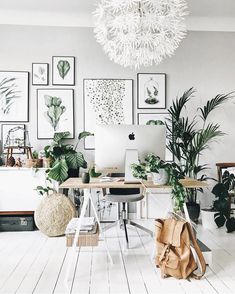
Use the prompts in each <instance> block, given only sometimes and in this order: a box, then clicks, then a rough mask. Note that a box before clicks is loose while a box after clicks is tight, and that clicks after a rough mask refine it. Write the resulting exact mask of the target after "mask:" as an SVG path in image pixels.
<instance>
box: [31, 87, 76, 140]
mask: <svg viewBox="0 0 235 294" xmlns="http://www.w3.org/2000/svg"><path fill="white" fill-rule="evenodd" d="M37 94H38V95H37V96H38V97H37V100H38V101H37V102H38V110H37V111H38V139H51V138H53V136H54V133H55V132H66V131H68V132H70V136H69V137H68V138H73V137H74V109H73V107H74V106H73V103H74V101H73V100H74V92H73V90H72V89H38V91H37Z"/></svg>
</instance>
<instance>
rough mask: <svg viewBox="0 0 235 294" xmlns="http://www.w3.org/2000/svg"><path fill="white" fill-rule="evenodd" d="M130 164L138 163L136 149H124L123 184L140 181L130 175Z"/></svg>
mask: <svg viewBox="0 0 235 294" xmlns="http://www.w3.org/2000/svg"><path fill="white" fill-rule="evenodd" d="M132 163H137V164H138V163H139V159H138V150H137V149H126V157H125V183H126V184H132V183H139V182H140V181H139V180H138V179H136V178H135V177H134V176H133V175H132V169H131V165H132Z"/></svg>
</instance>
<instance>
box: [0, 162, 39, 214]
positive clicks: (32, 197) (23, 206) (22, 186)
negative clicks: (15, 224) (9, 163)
mask: <svg viewBox="0 0 235 294" xmlns="http://www.w3.org/2000/svg"><path fill="white" fill-rule="evenodd" d="M39 185H41V186H45V169H43V168H41V169H38V171H37V172H35V170H34V169H31V168H15V167H0V213H3V212H27V211H34V210H35V209H36V207H37V205H38V203H39V201H40V200H41V196H39V195H38V194H37V192H36V191H35V190H34V189H35V188H36V187H37V186H39Z"/></svg>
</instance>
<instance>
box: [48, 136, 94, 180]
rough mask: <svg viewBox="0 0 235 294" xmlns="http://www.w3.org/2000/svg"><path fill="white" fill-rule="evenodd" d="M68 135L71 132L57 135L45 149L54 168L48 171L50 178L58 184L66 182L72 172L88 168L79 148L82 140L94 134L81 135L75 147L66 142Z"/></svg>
mask: <svg viewBox="0 0 235 294" xmlns="http://www.w3.org/2000/svg"><path fill="white" fill-rule="evenodd" d="M68 135H69V132H61V133H55V135H54V138H53V141H52V143H51V145H48V146H46V147H45V153H46V154H47V157H50V158H51V159H52V167H51V168H50V169H49V170H48V177H49V178H50V179H53V180H55V181H58V182H63V181H65V180H66V179H67V178H68V176H69V171H70V170H79V168H81V167H82V168H87V162H86V160H85V159H84V156H83V154H82V153H81V152H80V151H77V147H78V144H79V142H80V140H82V139H84V138H85V137H88V136H92V135H93V134H91V133H89V132H82V133H80V134H79V135H78V142H77V144H76V145H75V146H74V145H72V144H66V143H65V142H64V139H66V138H67V137H68Z"/></svg>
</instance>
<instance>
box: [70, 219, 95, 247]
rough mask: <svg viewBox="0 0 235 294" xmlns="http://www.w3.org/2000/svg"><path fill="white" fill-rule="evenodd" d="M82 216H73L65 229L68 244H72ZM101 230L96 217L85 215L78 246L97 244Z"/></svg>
mask: <svg viewBox="0 0 235 294" xmlns="http://www.w3.org/2000/svg"><path fill="white" fill-rule="evenodd" d="M79 222H80V218H72V219H71V220H70V222H69V223H68V225H67V228H66V230H65V235H66V245H67V246H72V244H73V240H74V236H75V233H76V229H77V227H78V224H79ZM98 238H99V230H98V225H97V222H96V221H95V218H94V217H85V218H84V219H83V221H82V224H81V230H80V233H79V238H78V240H77V246H97V245H98Z"/></svg>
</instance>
